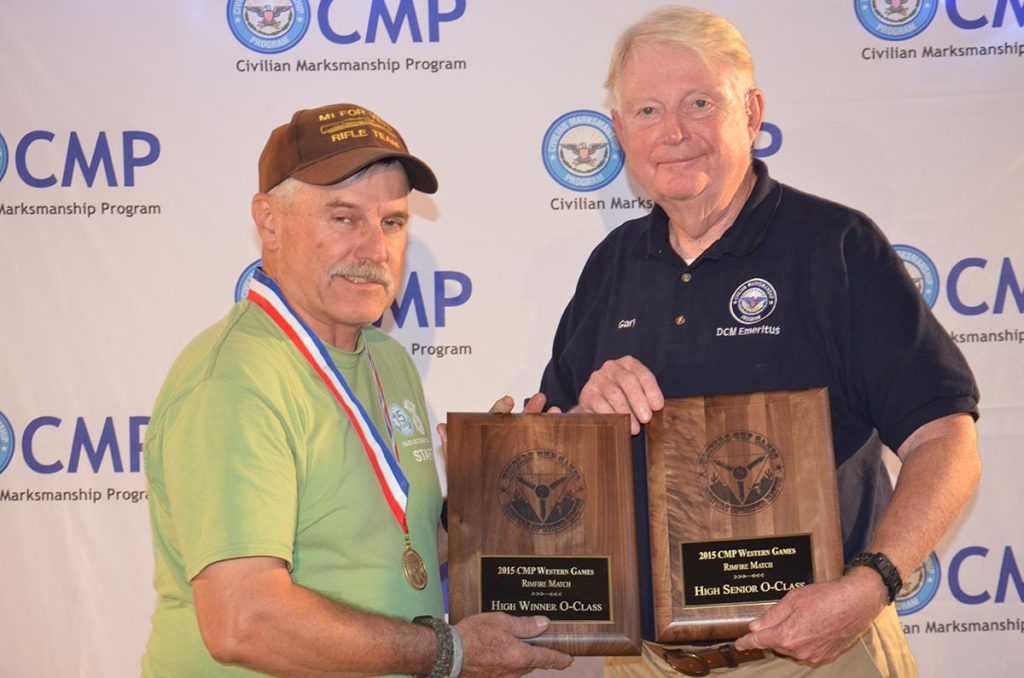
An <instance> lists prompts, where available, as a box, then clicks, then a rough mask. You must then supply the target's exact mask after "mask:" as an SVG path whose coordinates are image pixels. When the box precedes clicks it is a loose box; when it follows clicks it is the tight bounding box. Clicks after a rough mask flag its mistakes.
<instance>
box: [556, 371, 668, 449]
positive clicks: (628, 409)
mask: <svg viewBox="0 0 1024 678" xmlns="http://www.w3.org/2000/svg"><path fill="white" fill-rule="evenodd" d="M663 407H665V396H664V395H662V393H661V388H660V387H659V386H658V380H657V379H656V378H655V377H654V373H653V372H651V371H650V370H649V369H647V367H646V366H645V365H644V364H643V363H641V362H640V361H639V360H637V359H636V358H634V357H632V356H628V355H627V356H623V357H621V358H616V359H615V360H609V361H607V362H605V364H604V365H602V366H601V368H600V369H599V370H597V371H596V372H594V373H593V374H591V375H590V379H589V380H587V383H586V385H585V386H584V387H583V390H582V391H580V402H579V405H578V406H577V407H576V408H574V409H573V411H574V412H596V413H598V414H628V415H629V425H630V429H631V430H632V432H633V435H636V434H638V433H640V425H641V424H646V423H647V422H649V421H650V420H651V417H652V416H653V414H654V412H657V411H658V410H660V409H662V408H663Z"/></svg>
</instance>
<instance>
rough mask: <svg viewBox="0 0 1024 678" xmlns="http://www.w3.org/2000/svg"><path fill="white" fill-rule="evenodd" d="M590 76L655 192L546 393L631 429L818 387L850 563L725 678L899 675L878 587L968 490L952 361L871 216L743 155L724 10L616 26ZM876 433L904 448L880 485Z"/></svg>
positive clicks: (582, 303)
mask: <svg viewBox="0 0 1024 678" xmlns="http://www.w3.org/2000/svg"><path fill="white" fill-rule="evenodd" d="M606 85H607V87H608V88H609V91H610V92H611V95H612V98H613V101H614V107H613V110H612V120H613V122H614V125H615V131H616V133H617V135H618V138H619V140H620V142H621V143H622V147H623V149H624V151H625V157H626V166H627V168H628V170H629V172H630V174H631V175H632V177H633V179H634V180H635V181H636V182H637V183H638V184H640V186H641V187H643V189H644V191H645V192H646V193H647V194H648V195H649V196H650V197H651V198H652V199H653V200H654V202H655V203H656V206H655V208H654V209H653V211H652V212H651V213H650V214H649V215H647V216H646V217H643V218H640V219H635V220H632V221H629V222H626V223H625V224H623V225H621V226H620V227H619V228H617V229H616V230H615V231H613V232H612V233H611V234H610V235H609V236H608V237H607V238H606V239H605V240H604V241H603V242H602V243H601V244H600V245H598V246H597V248H596V249H595V250H594V252H593V253H592V254H591V256H590V259H589V261H588V262H587V264H586V266H585V267H584V270H583V273H582V275H581V276H580V279H579V283H578V286H577V289H576V292H575V294H574V296H573V298H572V300H571V301H570V302H569V305H568V307H567V308H566V310H565V313H564V315H563V316H562V320H561V323H560V325H559V327H558V331H557V334H556V336H555V340H554V349H553V355H552V358H551V362H550V363H549V364H548V366H547V368H546V370H545V372H544V377H543V381H542V384H541V391H542V393H544V394H545V396H546V397H547V402H548V404H549V405H551V406H553V407H555V408H557V409H562V410H569V409H573V410H574V411H582V412H599V413H609V412H619V413H628V414H630V415H631V419H632V428H633V433H634V434H639V433H640V431H641V425H642V424H645V423H646V422H648V421H649V420H650V419H651V416H652V412H653V411H656V410H659V409H661V408H662V407H663V406H664V402H665V398H675V397H686V396H694V395H716V394H726V393H742V392H752V391H767V390H777V389H801V388H809V387H814V386H823V385H824V386H827V387H828V389H829V395H830V404H831V416H832V428H833V435H834V448H835V457H836V465H837V468H838V480H839V489H840V505H841V517H842V529H843V540H844V549H845V551H846V557H847V559H848V560H849V562H850V564H851V567H849V568H848V570H847V573H846V574H845V575H843V576H842V577H840V578H839V579H837V580H834V581H831V582H823V583H816V584H812V585H809V586H806V587H803V588H800V589H796V590H793V591H791V592H790V593H789V594H787V595H786V596H785V597H784V598H783V599H782V600H781V601H779V603H777V604H776V605H775V606H773V607H772V608H771V609H770V611H768V612H767V613H765V614H764V615H763V616H761V617H760V618H759V619H757V620H755V621H754V622H752V623H751V624H750V628H749V632H748V633H747V634H746V635H744V636H743V637H741V638H739V639H738V640H737V641H736V643H735V649H736V650H737V651H740V657H741V659H743V660H746V659H750V660H751V661H749V662H744V663H741V664H740V665H739V667H738V668H735V669H733V672H732V675H736V676H739V675H758V676H796V675H805V672H807V671H809V670H810V671H811V674H812V675H835V676H843V677H844V678H848V677H850V676H879V675H883V676H913V675H917V669H916V664H915V662H914V659H913V657H912V656H911V654H910V652H909V650H908V648H907V645H906V639H905V638H904V637H903V633H902V631H901V629H900V625H899V622H898V619H897V617H896V613H895V609H894V607H893V605H892V604H891V603H892V600H893V598H894V597H895V594H896V592H897V591H898V590H899V588H900V584H901V575H907V574H909V573H910V572H911V571H912V570H914V568H916V567H917V566H918V565H919V564H920V563H921V562H922V561H923V560H924V558H925V557H926V556H927V555H928V553H929V552H930V551H931V550H932V549H933V548H934V547H935V545H936V543H937V542H938V541H939V539H940V538H941V537H942V535H943V534H944V533H945V532H946V530H947V529H948V528H949V526H950V524H951V523H952V522H953V520H954V519H955V518H956V516H957V514H958V513H959V512H960V510H961V509H962V508H963V506H964V505H965V503H966V502H967V500H968V499H969V497H970V496H971V494H972V493H973V491H974V489H975V487H976V485H977V482H978V478H979V475H980V460H979V456H978V449H977V438H976V432H975V427H974V419H975V418H976V416H977V403H978V390H977V386H976V385H975V382H974V378H973V376H972V374H971V371H970V368H969V367H968V366H967V364H966V362H965V361H964V358H963V356H962V355H961V354H960V352H959V351H958V349H957V348H956V346H955V345H954V344H953V343H952V342H951V340H950V339H949V338H948V337H947V335H946V333H945V332H944V330H943V329H942V328H941V327H940V325H939V324H938V322H937V321H936V320H935V318H934V317H933V316H932V315H931V313H930V312H929V310H928V308H927V307H926V305H925V304H924V302H923V301H922V299H921V296H920V294H918V292H917V290H916V289H915V287H914V284H913V282H912V281H911V280H910V278H909V276H908V275H907V273H906V271H905V270H904V267H903V265H902V262H901V260H900V259H899V257H898V256H897V255H896V253H895V252H894V251H893V250H892V248H891V247H890V245H889V244H888V242H887V241H886V239H885V237H884V236H883V235H882V233H881V232H880V231H879V229H878V227H877V226H875V225H874V224H873V223H872V222H871V221H870V220H869V219H867V218H866V217H865V216H864V215H862V214H860V213H858V212H855V211H853V210H851V209H849V208H847V207H844V206H842V205H838V204H836V203H832V202H828V201H826V200H823V199H821V198H817V197H814V196H811V195H808V194H805V193H801V192H799V191H797V190H794V189H792V188H790V187H788V186H785V185H783V184H780V183H778V182H776V181H774V180H773V179H771V178H770V177H769V175H768V169H767V167H766V166H765V165H764V163H762V162H760V161H753V160H752V159H751V155H750V149H751V147H752V145H753V142H754V138H755V137H756V135H757V133H758V130H759V128H760V125H761V120H762V114H763V110H764V95H763V93H762V92H761V91H760V90H759V89H757V87H756V86H755V84H754V76H753V62H752V59H751V57H750V54H749V52H748V50H747V47H746V44H745V42H744V40H743V37H742V35H740V34H739V32H738V31H737V29H736V28H735V27H734V26H732V25H731V24H730V23H728V22H727V21H725V20H724V19H722V18H720V17H717V16H714V15H712V14H709V13H707V12H704V11H701V10H693V9H689V8H681V7H675V8H666V9H663V10H659V11H657V12H655V13H653V14H651V15H649V16H648V17H646V18H645V19H643V20H642V21H641V22H640V23H638V24H636V25H635V26H633V27H632V28H630V29H628V30H627V31H626V32H625V33H624V34H623V35H622V37H621V38H620V39H619V43H618V44H617V46H616V49H615V52H614V54H613V58H612V64H611V69H610V72H609V78H608V82H607V83H606ZM634 441H635V445H634V451H635V454H634V460H635V463H636V477H637V479H638V485H639V486H638V488H637V490H638V497H637V498H638V504H639V509H640V513H641V515H639V517H638V530H639V531H640V539H641V541H642V542H643V541H645V540H646V538H647V534H646V533H647V517H646V515H643V514H645V513H646V486H645V485H644V482H645V481H644V479H645V476H646V470H645V455H644V449H643V436H640V435H635V437H634ZM883 444H885V445H887V446H888V447H889V448H891V449H893V450H895V451H896V452H897V454H898V455H899V457H900V458H901V459H902V462H903V466H902V470H901V472H900V475H899V480H898V482H897V484H896V487H895V490H893V488H892V487H891V484H890V482H889V478H888V475H887V473H886V469H885V467H884V465H883V463H882V445H883ZM641 552H642V553H647V552H648V551H647V549H644V548H641ZM643 570H644V568H641V571H643ZM644 579H645V578H644ZM641 584H642V586H641V589H642V591H643V598H644V601H643V603H644V607H645V608H646V610H645V617H647V618H646V619H645V620H644V622H645V624H644V625H645V628H644V631H645V633H644V635H645V637H647V638H650V637H651V635H652V634H651V631H652V628H651V626H652V623H651V619H650V618H649V611H650V600H651V589H650V582H649V581H646V579H645V580H644V581H642V582H641ZM759 649H764V650H771V651H772V652H769V653H766V654H765V653H761V652H757V650H759ZM709 654H710V653H709ZM758 655H765V656H764V658H757V657H758ZM780 655H785V656H786V657H788V658H783V657H781V656H780ZM718 658H720V657H718ZM666 660H669V662H670V661H671V656H670V655H668V654H666V653H665V652H664V648H661V647H659V646H656V645H654V644H645V651H644V656H643V657H642V658H641V659H639V660H638V659H632V658H615V659H610V660H609V663H608V669H607V670H608V672H609V674H612V675H637V676H639V675H664V674H665V673H669V674H670V673H671V672H672V667H671V665H670V663H667V662H666ZM794 660H795V661H794ZM723 662H724V663H728V662H727V661H725V660H723ZM809 667H814V668H813V669H810V668H809ZM693 675H697V674H693Z"/></svg>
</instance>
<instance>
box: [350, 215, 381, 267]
mask: <svg viewBox="0 0 1024 678" xmlns="http://www.w3.org/2000/svg"><path fill="white" fill-rule="evenodd" d="M360 238H361V239H360V241H359V246H358V247H357V248H356V255H357V256H358V257H359V258H360V259H363V260H368V261H376V262H384V261H387V259H388V248H387V243H386V241H385V238H384V229H383V228H382V227H381V226H380V224H374V223H368V224H366V226H365V227H364V228H363V229H361V232H360Z"/></svg>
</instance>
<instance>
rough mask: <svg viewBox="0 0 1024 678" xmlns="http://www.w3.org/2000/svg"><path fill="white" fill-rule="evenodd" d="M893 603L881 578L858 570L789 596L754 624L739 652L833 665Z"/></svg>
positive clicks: (862, 569)
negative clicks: (754, 651) (757, 651)
mask: <svg viewBox="0 0 1024 678" xmlns="http://www.w3.org/2000/svg"><path fill="white" fill-rule="evenodd" d="M887 601H888V595H887V593H886V589H885V585H884V584H883V583H882V580H881V578H880V577H879V576H878V574H877V573H875V572H873V571H872V570H869V569H867V568H864V567H856V568H853V569H852V570H851V571H850V572H849V573H848V574H846V575H845V576H843V577H841V578H839V579H836V580H835V581H830V582H825V583H822V584H810V585H808V586H804V587H801V588H798V589H793V590H792V591H790V592H789V593H787V594H786V595H785V596H784V597H783V598H782V600H780V601H779V602H778V603H776V604H775V605H774V606H773V607H772V608H771V609H770V610H768V611H767V612H765V613H764V614H763V615H761V616H760V617H758V618H757V619H755V620H754V621H752V622H751V623H750V632H749V633H747V635H745V636H743V637H742V638H740V639H738V640H737V641H736V649H737V650H751V649H754V648H760V649H765V650H772V651H773V652H775V653H776V654H780V655H786V656H788V657H792V658H793V659H796V660H797V661H801V662H806V663H807V664H811V665H812V666H817V665H820V664H827V663H828V662H830V661H832V660H833V659H835V658H836V657H838V656H839V655H840V654H841V653H842V652H843V651H844V650H845V649H846V648H848V647H850V646H851V645H852V644H853V643H854V642H855V641H856V640H857V638H858V637H859V636H860V635H861V634H862V633H864V631H866V630H867V628H868V627H869V626H870V625H871V622H872V621H874V619H875V617H877V616H878V614H879V613H880V612H881V611H882V610H883V609H884V608H885V605H886V603H887Z"/></svg>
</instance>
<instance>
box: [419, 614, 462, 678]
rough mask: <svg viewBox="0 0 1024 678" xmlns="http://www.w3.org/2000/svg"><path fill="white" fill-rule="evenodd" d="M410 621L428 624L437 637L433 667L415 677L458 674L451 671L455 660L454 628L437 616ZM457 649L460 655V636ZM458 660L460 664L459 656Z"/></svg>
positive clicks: (439, 677) (448, 677)
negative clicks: (428, 671)
mask: <svg viewBox="0 0 1024 678" xmlns="http://www.w3.org/2000/svg"><path fill="white" fill-rule="evenodd" d="M412 621H413V623H414V624H421V625H423V626H429V627H430V628H432V629H433V630H434V635H435V636H436V637H437V657H436V659H434V668H433V669H432V670H431V671H430V673H420V674H417V676H416V678H451V677H454V676H456V675H458V674H455V673H453V672H452V669H453V668H454V666H453V665H454V662H455V639H454V637H453V635H452V631H453V630H454V629H452V627H451V626H449V625H448V624H446V623H445V622H444V621H443V620H441V619H438V618H437V617H428V616H422V617H416V618H414V619H413V620H412ZM459 650H460V652H459V654H460V655H461V654H462V653H461V650H462V643H461V638H460V642H459ZM459 660H460V661H459V663H460V664H461V663H462V662H461V656H460V657H459ZM459 668H460V669H461V668H462V667H461V666H460V667H459Z"/></svg>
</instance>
